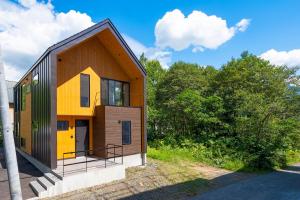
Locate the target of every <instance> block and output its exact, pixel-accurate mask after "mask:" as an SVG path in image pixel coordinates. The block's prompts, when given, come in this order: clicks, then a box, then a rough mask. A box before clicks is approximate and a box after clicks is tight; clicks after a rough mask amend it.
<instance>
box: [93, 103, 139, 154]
mask: <svg viewBox="0 0 300 200" xmlns="http://www.w3.org/2000/svg"><path fill="white" fill-rule="evenodd" d="M96 109H97V116H98V115H99V116H101V117H96V118H95V119H94V137H95V138H94V146H95V147H104V146H105V145H107V144H116V145H122V123H121V122H122V121H131V144H129V145H123V148H124V152H123V153H124V155H132V154H137V153H141V149H142V146H141V144H142V137H141V131H142V130H141V129H142V124H141V123H142V121H141V116H142V115H141V108H137V107H117V106H99V107H97V108H96ZM116 153H121V152H120V149H118V150H117V149H116ZM96 155H99V156H103V154H102V152H101V153H100V154H97V152H96Z"/></svg>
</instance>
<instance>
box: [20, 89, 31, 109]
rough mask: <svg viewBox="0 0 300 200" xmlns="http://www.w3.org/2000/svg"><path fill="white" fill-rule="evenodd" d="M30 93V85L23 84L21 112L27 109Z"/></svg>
mask: <svg viewBox="0 0 300 200" xmlns="http://www.w3.org/2000/svg"><path fill="white" fill-rule="evenodd" d="M29 93H30V84H23V85H22V86H21V110H22V111H24V110H25V108H26V95H27V94H29Z"/></svg>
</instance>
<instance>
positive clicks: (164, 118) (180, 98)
mask: <svg viewBox="0 0 300 200" xmlns="http://www.w3.org/2000/svg"><path fill="white" fill-rule="evenodd" d="M140 60H141V62H142V64H143V65H144V66H145V68H146V70H147V104H148V108H147V109H148V110H147V114H148V127H147V129H148V143H149V145H150V148H151V149H156V150H157V149H169V150H174V149H180V151H186V152H189V154H190V156H191V157H193V158H199V159H198V160H200V161H204V162H208V163H212V164H216V165H221V166H222V163H223V164H225V165H226V164H228V162H226V160H227V161H233V160H235V161H238V162H240V163H242V165H240V166H243V167H246V168H247V167H248V168H249V167H250V168H260V169H261V168H273V167H277V166H279V167H281V166H284V165H286V163H287V162H288V159H289V158H288V155H290V154H291V152H298V151H299V150H300V94H299V76H297V73H296V72H297V68H288V67H286V66H274V65H272V64H270V63H269V62H268V61H265V60H263V59H261V58H259V57H257V56H255V55H252V54H249V53H248V52H243V53H242V54H241V57H239V58H237V59H231V60H230V61H229V62H228V63H226V64H225V65H223V66H222V67H221V68H220V69H215V68H214V67H212V66H205V67H204V66H200V65H197V64H191V63H186V62H176V63H174V64H172V65H171V66H170V68H169V69H163V68H162V66H161V65H160V63H159V62H158V61H156V60H148V59H147V58H145V57H144V56H143V55H142V56H141V58H140Z"/></svg>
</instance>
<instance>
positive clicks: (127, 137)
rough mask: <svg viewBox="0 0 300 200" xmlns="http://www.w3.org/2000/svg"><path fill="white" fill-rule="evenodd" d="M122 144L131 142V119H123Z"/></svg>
mask: <svg viewBox="0 0 300 200" xmlns="http://www.w3.org/2000/svg"><path fill="white" fill-rule="evenodd" d="M122 144H123V145H128V144H131V121H122Z"/></svg>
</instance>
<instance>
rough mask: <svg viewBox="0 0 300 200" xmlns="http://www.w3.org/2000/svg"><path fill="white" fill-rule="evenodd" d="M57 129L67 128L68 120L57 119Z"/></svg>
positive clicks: (63, 129)
mask: <svg viewBox="0 0 300 200" xmlns="http://www.w3.org/2000/svg"><path fill="white" fill-rule="evenodd" d="M57 130H58V131H67V130H69V122H68V121H57Z"/></svg>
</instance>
